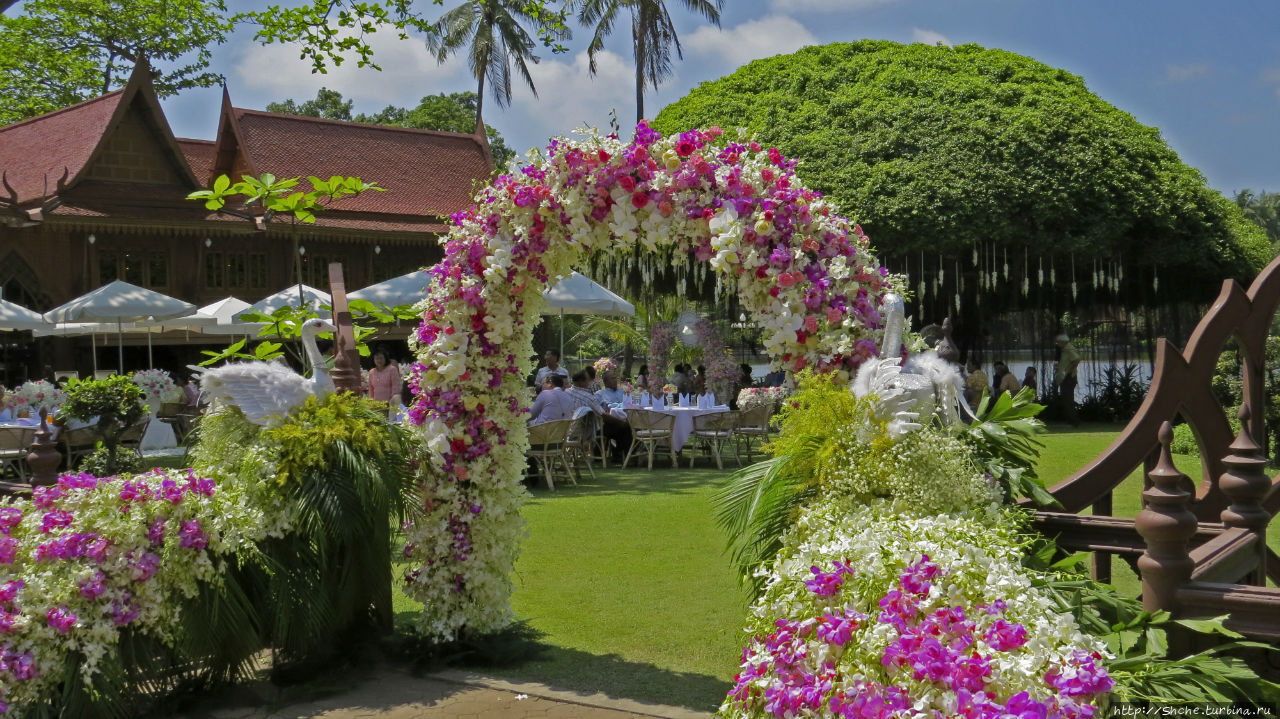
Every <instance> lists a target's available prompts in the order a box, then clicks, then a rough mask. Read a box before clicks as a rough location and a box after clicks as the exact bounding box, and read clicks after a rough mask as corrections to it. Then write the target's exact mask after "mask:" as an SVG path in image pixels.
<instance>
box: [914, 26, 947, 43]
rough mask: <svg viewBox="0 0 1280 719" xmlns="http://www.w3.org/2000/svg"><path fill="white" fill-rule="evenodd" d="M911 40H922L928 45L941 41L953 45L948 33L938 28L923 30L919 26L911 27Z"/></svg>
mask: <svg viewBox="0 0 1280 719" xmlns="http://www.w3.org/2000/svg"><path fill="white" fill-rule="evenodd" d="M911 42H922V43H924V44H926V45H937V44H939V43H941V44H943V45H946V46H947V47H951V41H950V40H949V39H947V36H946V35H943V34H942V33H940V32H938V31H937V30H921V29H920V28H918V27H913V28H911Z"/></svg>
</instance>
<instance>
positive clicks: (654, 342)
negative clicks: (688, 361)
mask: <svg viewBox="0 0 1280 719" xmlns="http://www.w3.org/2000/svg"><path fill="white" fill-rule="evenodd" d="M675 344H676V330H675V327H674V326H672V325H671V324H670V323H668V322H658V323H656V324H654V325H653V328H652V329H651V330H649V386H648V387H644V388H642V389H645V390H648V391H649V392H657V391H658V390H660V389H661V388H662V384H663V383H664V382H666V381H667V358H668V357H670V356H671V348H672V347H674V346H675Z"/></svg>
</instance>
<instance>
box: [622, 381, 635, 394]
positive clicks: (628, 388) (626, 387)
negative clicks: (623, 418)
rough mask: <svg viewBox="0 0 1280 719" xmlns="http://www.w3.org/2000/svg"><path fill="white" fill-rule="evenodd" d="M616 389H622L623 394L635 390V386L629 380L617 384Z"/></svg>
mask: <svg viewBox="0 0 1280 719" xmlns="http://www.w3.org/2000/svg"><path fill="white" fill-rule="evenodd" d="M618 389H620V390H622V393H623V394H631V393H633V392H635V391H636V386H635V385H633V384H631V383H630V382H622V383H620V384H619V385H618Z"/></svg>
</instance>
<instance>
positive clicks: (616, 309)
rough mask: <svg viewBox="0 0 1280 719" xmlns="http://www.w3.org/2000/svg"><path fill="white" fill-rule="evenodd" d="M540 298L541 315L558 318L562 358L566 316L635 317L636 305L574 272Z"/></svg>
mask: <svg viewBox="0 0 1280 719" xmlns="http://www.w3.org/2000/svg"><path fill="white" fill-rule="evenodd" d="M542 296H543V297H545V298H547V311H546V312H544V314H559V315H560V354H561V355H564V316H565V315H626V316H628V317H634V316H635V314H636V306H635V305H633V304H631V303H630V302H627V301H626V300H624V299H622V298H621V297H619V296H618V295H617V294H615V293H614V292H613V291H612V290H610V289H609V288H608V287H605V286H604V285H602V284H599V283H598V282H593V281H592V280H591V279H590V278H588V277H587V276H586V275H582V274H579V273H577V272H574V273H572V274H570V275H569V276H568V277H566V278H564V279H563V280H560V282H558V283H556V285H555V286H554V287H551V288H550V289H548V290H547V291H546V292H543V293H542Z"/></svg>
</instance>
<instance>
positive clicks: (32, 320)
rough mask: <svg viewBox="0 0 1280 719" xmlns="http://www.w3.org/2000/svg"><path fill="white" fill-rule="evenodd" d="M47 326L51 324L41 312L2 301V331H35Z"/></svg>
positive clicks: (0, 311)
mask: <svg viewBox="0 0 1280 719" xmlns="http://www.w3.org/2000/svg"><path fill="white" fill-rule="evenodd" d="M47 326H49V323H48V322H45V321H44V316H43V315H41V314H40V313H39V312H36V311H35V310H29V309H27V308H26V307H23V306H22V305H19V304H14V303H13V302H10V301H8V300H5V299H0V330H35V329H39V328H41V327H47Z"/></svg>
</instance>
